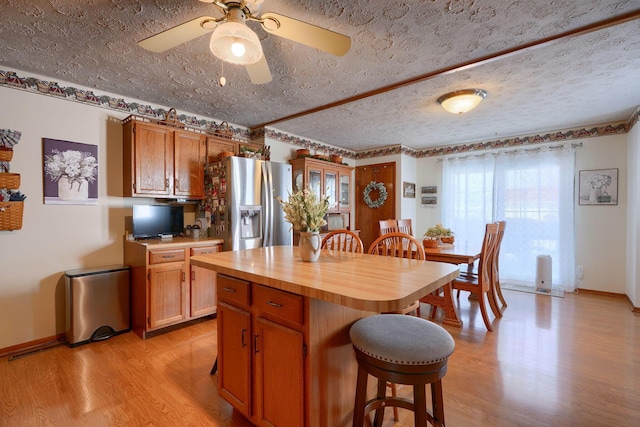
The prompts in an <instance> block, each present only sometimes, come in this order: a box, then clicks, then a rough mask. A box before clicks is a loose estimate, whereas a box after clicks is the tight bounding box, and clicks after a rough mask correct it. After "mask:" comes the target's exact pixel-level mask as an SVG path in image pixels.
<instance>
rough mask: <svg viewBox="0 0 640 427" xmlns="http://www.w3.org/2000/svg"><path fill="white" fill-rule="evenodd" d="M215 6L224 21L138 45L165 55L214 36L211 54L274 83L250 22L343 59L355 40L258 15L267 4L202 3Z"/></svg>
mask: <svg viewBox="0 0 640 427" xmlns="http://www.w3.org/2000/svg"><path fill="white" fill-rule="evenodd" d="M200 1H201V2H203V3H213V5H215V6H216V7H217V8H218V9H219V10H220V11H221V12H222V13H223V14H224V16H222V17H221V18H215V17H213V16H201V17H199V18H196V19H192V20H191V21H187V22H185V23H183V24H180V25H177V26H175V27H173V28H170V29H168V30H166V31H163V32H161V33H158V34H156V35H155V36H151V37H149V38H146V39H144V40H141V41H140V42H138V44H139V45H140V46H141V47H143V48H145V49H147V50H149V51H151V52H156V53H160V52H164V51H165V50H168V49H171V48H172V47H175V46H178V45H180V44H182V43H185V42H188V41H189V40H193V39H195V38H197V37H200V36H202V35H204V34H207V33H210V32H211V31H213V34H212V35H211V41H210V43H209V48H210V49H211V52H212V53H213V54H214V55H215V56H217V57H218V58H220V59H221V60H223V61H225V62H230V63H232V64H240V65H244V66H245V67H246V69H247V72H248V73H249V77H250V79H251V82H252V83H255V84H263V83H268V82H270V81H271V72H270V71H269V65H268V64H267V61H266V59H265V57H264V53H263V52H262V46H261V44H260V40H259V39H258V36H257V35H256V33H254V32H253V31H252V30H251V29H250V28H249V27H248V26H247V25H246V21H247V20H249V21H257V22H259V23H260V24H261V25H262V28H264V30H265V31H267V32H268V33H271V34H275V35H277V36H280V37H284V38H285V39H289V40H292V41H294V42H298V43H302V44H304V45H307V46H310V47H314V48H316V49H318V50H321V51H324V52H327V53H331V54H333V55H336V56H342V55H344V54H345V53H347V52H348V51H349V48H350V47H351V38H349V37H348V36H345V35H343V34H339V33H336V32H333V31H331V30H328V29H326V28H321V27H317V26H315V25H312V24H309V23H307V22H303V21H299V20H297V19H293V18H289V17H287V16H284V15H280V14H278V13H274V12H265V13H263V14H261V15H260V16H256V15H254V12H252V9H254V10H257V9H258V8H259V7H258V6H259V5H260V3H262V1H263V0H242V1H236V0H228V1H219V0H200Z"/></svg>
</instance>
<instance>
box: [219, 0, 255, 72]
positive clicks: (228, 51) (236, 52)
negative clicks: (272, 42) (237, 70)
mask: <svg viewBox="0 0 640 427" xmlns="http://www.w3.org/2000/svg"><path fill="white" fill-rule="evenodd" d="M245 19H246V17H245V14H244V11H243V10H242V9H240V8H239V7H232V8H229V11H228V14H227V17H226V22H224V23H223V24H220V25H219V26H218V27H217V28H216V29H215V30H214V31H213V34H212V35H211V41H210V42H209V49H211V52H212V53H213V54H214V55H215V56H217V57H218V58H220V59H222V60H223V61H225V62H230V63H231V64H238V65H250V64H255V63H256V62H258V61H259V60H260V58H262V45H261V44H260V39H259V38H258V36H257V35H256V33H254V32H253V31H252V30H251V29H250V28H249V27H247V25H246V24H245Z"/></svg>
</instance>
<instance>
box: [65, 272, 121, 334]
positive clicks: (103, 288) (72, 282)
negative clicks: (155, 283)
mask: <svg viewBox="0 0 640 427" xmlns="http://www.w3.org/2000/svg"><path fill="white" fill-rule="evenodd" d="M129 275H130V274H129V267H128V266H126V265H111V266H106V267H95V268H85V269H79V270H69V271H66V272H65V285H66V286H65V288H66V298H65V300H66V326H67V329H66V337H67V345H69V346H70V347H75V346H77V345H80V344H84V343H87V342H90V341H99V340H104V339H107V338H110V337H112V336H114V335H116V334H118V333H122V332H126V331H128V330H129V329H130V328H131V326H130V312H129Z"/></svg>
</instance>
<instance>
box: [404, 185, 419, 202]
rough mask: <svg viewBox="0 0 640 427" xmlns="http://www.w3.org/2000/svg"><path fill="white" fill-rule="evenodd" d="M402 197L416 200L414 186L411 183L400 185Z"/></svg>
mask: <svg viewBox="0 0 640 427" xmlns="http://www.w3.org/2000/svg"><path fill="white" fill-rule="evenodd" d="M402 197H408V198H411V199H415V198H416V184H414V183H413V182H403V183H402Z"/></svg>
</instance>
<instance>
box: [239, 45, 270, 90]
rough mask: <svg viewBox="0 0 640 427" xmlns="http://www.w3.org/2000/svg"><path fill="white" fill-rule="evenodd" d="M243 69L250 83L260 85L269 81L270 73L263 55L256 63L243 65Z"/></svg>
mask: <svg viewBox="0 0 640 427" xmlns="http://www.w3.org/2000/svg"><path fill="white" fill-rule="evenodd" d="M245 68H246V69H247V73H249V78H250V79H251V83H253V84H256V85H261V84H265V83H269V82H270V81H271V71H269V64H267V59H266V58H265V57H264V53H263V54H262V57H260V60H259V61H258V62H256V63H254V64H249V65H245Z"/></svg>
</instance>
